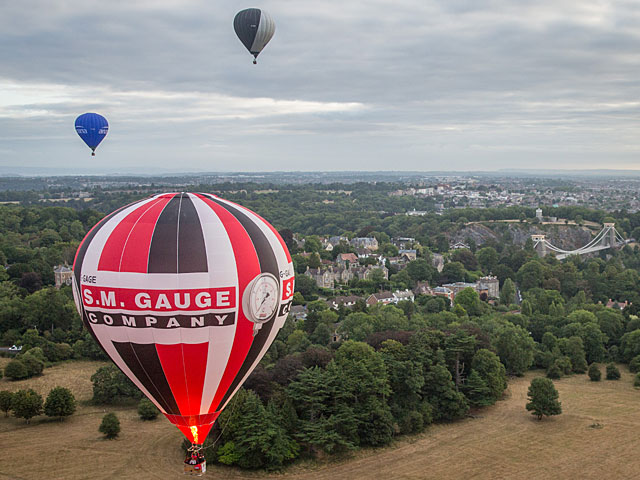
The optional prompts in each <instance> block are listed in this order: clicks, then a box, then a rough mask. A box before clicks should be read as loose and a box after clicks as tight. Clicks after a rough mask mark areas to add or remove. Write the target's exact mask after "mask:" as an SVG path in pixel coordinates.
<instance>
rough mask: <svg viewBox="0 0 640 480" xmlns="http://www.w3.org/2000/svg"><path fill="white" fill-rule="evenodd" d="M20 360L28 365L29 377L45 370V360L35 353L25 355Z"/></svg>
mask: <svg viewBox="0 0 640 480" xmlns="http://www.w3.org/2000/svg"><path fill="white" fill-rule="evenodd" d="M20 361H21V362H22V363H23V364H24V366H25V367H27V373H28V375H29V377H34V376H36V375H40V374H41V373H42V370H44V362H43V361H42V360H40V359H39V358H37V357H35V356H33V355H29V354H26V355H23V356H22V358H21V359H20Z"/></svg>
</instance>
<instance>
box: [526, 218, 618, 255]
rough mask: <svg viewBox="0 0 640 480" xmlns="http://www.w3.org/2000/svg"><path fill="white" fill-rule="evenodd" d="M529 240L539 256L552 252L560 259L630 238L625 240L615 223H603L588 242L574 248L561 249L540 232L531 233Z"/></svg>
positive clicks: (604, 248)
mask: <svg viewBox="0 0 640 480" xmlns="http://www.w3.org/2000/svg"><path fill="white" fill-rule="evenodd" d="M531 240H533V248H535V250H536V251H537V252H538V254H539V255H540V256H541V257H544V256H545V255H547V254H549V253H554V254H555V256H556V258H557V259H558V260H562V259H564V258H567V257H569V256H571V255H584V254H586V253H593V252H598V251H600V250H606V249H607V248H615V247H620V246H622V245H626V244H627V243H629V242H630V240H625V239H624V238H623V237H622V235H620V234H619V233H618V231H617V230H616V227H615V223H605V224H604V227H603V228H602V230H600V232H598V234H597V235H596V236H595V237H593V239H592V240H591V241H590V242H589V243H587V244H586V245H585V246H584V247H580V248H578V249H576V250H563V249H562V248H558V247H556V246H555V245H552V244H551V243H549V241H548V240H547V238H546V235H542V234H536V235H531Z"/></svg>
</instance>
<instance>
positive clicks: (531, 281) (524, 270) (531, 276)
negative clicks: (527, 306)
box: [517, 260, 544, 290]
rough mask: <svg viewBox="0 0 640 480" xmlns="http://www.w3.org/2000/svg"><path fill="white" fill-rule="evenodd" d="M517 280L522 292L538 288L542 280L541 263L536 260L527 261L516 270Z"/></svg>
mask: <svg viewBox="0 0 640 480" xmlns="http://www.w3.org/2000/svg"><path fill="white" fill-rule="evenodd" d="M517 279H518V283H519V284H520V287H521V288H522V290H529V289H531V288H535V287H540V286H541V285H542V280H543V279H544V275H543V271H542V265H541V263H540V262H539V261H537V260H530V261H528V262H527V263H525V264H524V265H523V266H522V267H520V270H518V273H517Z"/></svg>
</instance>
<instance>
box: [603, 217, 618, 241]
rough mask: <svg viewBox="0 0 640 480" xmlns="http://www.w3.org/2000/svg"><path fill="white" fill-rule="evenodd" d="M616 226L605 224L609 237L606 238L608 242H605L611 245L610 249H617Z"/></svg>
mask: <svg viewBox="0 0 640 480" xmlns="http://www.w3.org/2000/svg"><path fill="white" fill-rule="evenodd" d="M615 226H616V224H615V223H605V224H604V228H605V229H607V230H608V231H607V233H608V235H607V236H605V238H606V239H607V240H605V242H607V243H608V244H609V246H610V247H615V246H616V229H615Z"/></svg>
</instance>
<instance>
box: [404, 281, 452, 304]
mask: <svg viewBox="0 0 640 480" xmlns="http://www.w3.org/2000/svg"><path fill="white" fill-rule="evenodd" d="M413 293H414V295H431V296H432V297H445V298H447V299H449V304H451V303H453V298H454V295H453V290H451V289H450V288H447V287H435V288H431V287H430V286H429V284H428V283H427V282H418V284H417V285H416V288H414V289H413Z"/></svg>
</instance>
